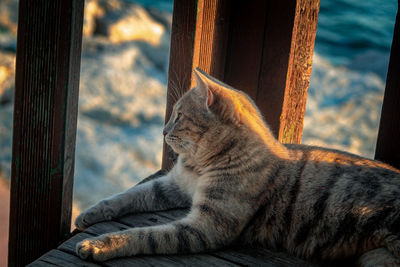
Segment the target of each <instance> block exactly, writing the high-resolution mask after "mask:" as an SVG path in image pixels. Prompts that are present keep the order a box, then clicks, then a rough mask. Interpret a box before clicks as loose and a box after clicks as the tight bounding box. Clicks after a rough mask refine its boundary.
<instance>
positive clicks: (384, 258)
mask: <svg viewBox="0 0 400 267" xmlns="http://www.w3.org/2000/svg"><path fill="white" fill-rule="evenodd" d="M357 266H359V267H376V266H393V267H394V266H400V259H398V258H397V257H395V256H393V254H392V253H391V252H390V251H389V250H387V249H386V248H378V249H374V250H370V251H367V252H365V253H364V254H363V255H361V257H360V258H359V259H358V261H357Z"/></svg>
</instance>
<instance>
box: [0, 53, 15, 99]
mask: <svg viewBox="0 0 400 267" xmlns="http://www.w3.org/2000/svg"><path fill="white" fill-rule="evenodd" d="M14 77H15V54H13V53H7V52H2V51H0V106H2V105H6V104H9V103H12V102H13V98H14V79H15V78H14Z"/></svg>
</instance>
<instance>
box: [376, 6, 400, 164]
mask: <svg viewBox="0 0 400 267" xmlns="http://www.w3.org/2000/svg"><path fill="white" fill-rule="evenodd" d="M399 137H400V1H398V9H397V16H396V24H395V27H394V33H393V42H392V49H391V52H390V61H389V69H388V74H387V78H386V89H385V96H384V99H383V106H382V113H381V121H380V125H379V133H378V140H377V143H376V151H375V159H377V160H380V161H383V162H386V163H388V164H390V165H392V166H394V167H396V168H398V169H400V138H399Z"/></svg>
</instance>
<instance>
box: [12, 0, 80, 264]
mask: <svg viewBox="0 0 400 267" xmlns="http://www.w3.org/2000/svg"><path fill="white" fill-rule="evenodd" d="M83 3H84V0H35V1H33V0H20V1H19V19H18V43H17V59H16V60H17V61H16V77H15V106H14V128H13V155H12V173H11V201H10V234H9V254H8V255H9V256H8V263H9V266H23V265H26V264H27V263H29V262H31V261H33V260H34V259H35V258H37V257H38V256H40V255H41V254H43V253H45V252H46V251H48V250H50V249H51V248H54V247H55V246H56V245H57V244H58V243H59V242H60V240H62V239H65V238H66V237H67V236H68V235H69V233H70V229H71V228H70V225H71V208H72V186H73V175H74V155H75V136H76V120H77V112H78V87H79V72H80V61H81V47H82V23H83Z"/></svg>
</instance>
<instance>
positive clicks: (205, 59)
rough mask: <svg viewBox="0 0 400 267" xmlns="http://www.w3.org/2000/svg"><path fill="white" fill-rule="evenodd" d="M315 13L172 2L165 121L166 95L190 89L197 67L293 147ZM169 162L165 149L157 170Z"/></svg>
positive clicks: (273, 6)
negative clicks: (254, 108) (248, 101)
mask: <svg viewBox="0 0 400 267" xmlns="http://www.w3.org/2000/svg"><path fill="white" fill-rule="evenodd" d="M196 2H197V4H196ZM318 10H319V1H318V0H297V1H289V0H285V1H272V0H269V1H265V0H254V1H229V0H198V1H194V0H193V1H185V0H175V4H174V16H173V22H172V39H171V57H170V66H169V68H170V69H169V77H168V81H169V82H168V92H169V94H168V97H169V98H168V102H167V105H168V106H167V113H166V121H168V119H169V116H170V112H171V109H172V105H173V103H174V101H173V100H176V99H172V98H171V97H170V96H171V95H172V93H171V92H172V91H174V88H176V87H178V88H179V91H180V92H181V94H182V93H183V92H185V91H187V90H189V89H190V87H191V86H193V85H194V84H193V78H191V77H192V69H193V68H195V67H200V68H201V69H203V70H204V71H206V72H207V73H209V74H211V75H212V76H214V77H216V78H218V79H220V80H222V81H224V82H226V83H227V84H229V85H231V86H233V87H235V88H237V89H240V90H243V91H244V92H246V93H247V94H249V95H250V96H251V97H252V98H253V100H254V101H255V102H256V104H257V105H258V107H259V108H260V109H261V112H262V113H263V115H264V117H265V119H266V121H267V122H268V123H269V125H270V126H271V129H272V131H273V132H274V133H275V135H276V136H277V137H278V139H279V140H280V141H282V142H285V143H300V141H301V135H302V128H303V119H304V113H305V105H306V96H307V89H308V84H309V78H310V74H311V65H312V55H313V49H314V40H315V33H316V28H317V19H318ZM187 21H190V23H189V24H185V22H187ZM183 40H185V41H183ZM182 51H186V52H184V53H182ZM188 56H189V57H190V58H188ZM177 69H178V70H179V71H177ZM173 158H174V157H173V153H171V151H170V150H169V148H168V147H167V146H166V145H164V155H163V169H168V167H169V166H171V162H172V161H173Z"/></svg>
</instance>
